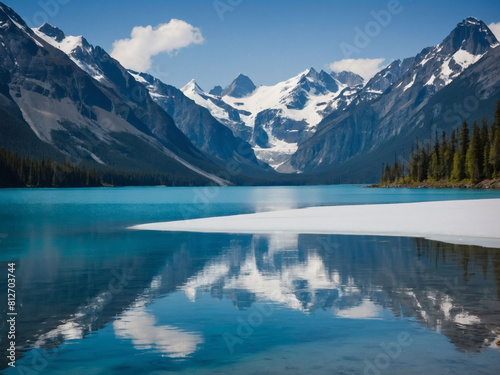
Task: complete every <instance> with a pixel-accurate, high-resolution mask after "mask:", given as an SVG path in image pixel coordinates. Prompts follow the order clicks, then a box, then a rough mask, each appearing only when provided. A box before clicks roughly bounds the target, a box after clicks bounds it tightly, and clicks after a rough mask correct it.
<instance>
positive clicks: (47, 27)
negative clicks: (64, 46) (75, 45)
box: [37, 23, 66, 43]
mask: <svg viewBox="0 0 500 375" xmlns="http://www.w3.org/2000/svg"><path fill="white" fill-rule="evenodd" d="M37 30H38V31H40V32H41V33H44V34H45V35H47V36H49V37H51V38H53V39H54V40H55V41H56V42H58V43H61V42H62V41H63V40H64V39H65V38H66V35H65V34H64V32H63V31H62V30H61V29H60V28H58V27H56V26H53V25H51V24H50V23H44V24H43V25H42V26H40V27H39V28H37Z"/></svg>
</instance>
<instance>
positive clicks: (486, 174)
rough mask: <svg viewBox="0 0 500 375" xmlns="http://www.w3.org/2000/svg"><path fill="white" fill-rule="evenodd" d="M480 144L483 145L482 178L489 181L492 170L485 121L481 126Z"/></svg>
mask: <svg viewBox="0 0 500 375" xmlns="http://www.w3.org/2000/svg"><path fill="white" fill-rule="evenodd" d="M481 143H482V144H483V158H482V168H483V176H482V177H483V178H485V179H490V178H491V175H492V170H491V168H490V149H491V143H490V135H489V131H488V123H487V121H486V119H485V118H484V119H483V124H482V126H481Z"/></svg>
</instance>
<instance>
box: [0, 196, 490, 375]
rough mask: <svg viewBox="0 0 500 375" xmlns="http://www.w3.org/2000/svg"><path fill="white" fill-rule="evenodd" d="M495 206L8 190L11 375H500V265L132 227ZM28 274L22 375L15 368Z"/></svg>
mask: <svg viewBox="0 0 500 375" xmlns="http://www.w3.org/2000/svg"><path fill="white" fill-rule="evenodd" d="M481 198H500V191H496V192H495V191H475V190H444V189H443V190H438V189H436V190H434V189H363V188H362V187H358V186H333V187H284V188H280V187H272V188H255V187H248V188H247V187H244V188H162V187H157V188H119V189H105V188H102V189H101V188H100V189H65V190H57V189H39V190H30V189H17V190H14V189H7V190H0V270H3V273H4V275H5V278H4V283H5V284H4V287H2V288H0V301H3V302H0V306H1V308H0V313H1V314H2V319H1V320H0V321H1V322H2V323H1V325H0V346H1V350H2V357H1V358H0V372H2V373H5V374H125V375H128V374H151V375H159V374H170V373H181V374H182V373H189V374H191V373H194V374H241V375H243V374H471V373H474V374H494V373H497V372H498V368H500V346H497V345H496V344H495V342H496V340H498V339H500V289H499V283H500V249H486V248H481V247H474V246H459V245H449V244H445V243H440V242H435V241H428V240H423V239H414V238H405V237H377V236H342V235H293V234H286V235H284V234H275V235H251V234H245V235H231V234H202V233H199V234H197V233H176V232H172V233H169V232H149V231H148V232H142V231H132V230H128V229H127V227H129V226H131V225H136V224H142V223H149V222H156V221H168V220H181V219H189V218H197V217H207V216H218V215H232V214H240V213H251V212H259V211H267V210H277V209H289V208H299V207H307V206H318V205H343V204H369V203H396V202H418V201H432V200H451V199H481ZM471 220H473V218H471ZM499 228H500V227H499ZM12 262H15V264H16V267H15V268H16V269H15V277H16V312H17V313H18V315H17V316H16V338H15V341H16V356H17V357H16V363H15V365H16V367H15V368H9V367H8V362H9V360H8V359H7V357H6V355H5V353H6V352H7V350H6V348H7V347H8V346H7V341H8V340H7V334H8V329H9V326H8V324H7V313H8V310H7V306H8V305H7V280H6V277H7V269H8V264H9V263H12Z"/></svg>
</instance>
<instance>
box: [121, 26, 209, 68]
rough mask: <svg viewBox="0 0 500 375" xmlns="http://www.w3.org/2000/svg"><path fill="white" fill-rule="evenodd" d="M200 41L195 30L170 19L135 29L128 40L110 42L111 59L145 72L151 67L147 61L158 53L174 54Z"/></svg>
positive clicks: (197, 29)
mask: <svg viewBox="0 0 500 375" xmlns="http://www.w3.org/2000/svg"><path fill="white" fill-rule="evenodd" d="M203 42H204V39H203V35H202V34H201V31H200V29H199V28H197V27H194V26H192V25H190V24H189V23H187V22H184V21H182V20H176V19H172V20H170V22H169V23H162V24H160V25H158V26H156V27H154V28H153V27H152V26H146V27H143V26H136V27H134V28H133V29H132V33H131V38H130V39H121V40H117V41H115V42H114V43H113V52H111V56H112V57H113V58H115V59H116V60H118V61H119V62H120V63H121V64H122V65H123V66H124V67H126V68H128V69H133V70H137V71H140V72H145V71H147V70H148V69H149V68H151V58H152V57H153V56H155V55H158V54H159V53H162V52H167V53H171V54H173V53H176V52H177V51H178V50H180V49H181V48H185V47H187V46H189V45H191V44H201V43H203Z"/></svg>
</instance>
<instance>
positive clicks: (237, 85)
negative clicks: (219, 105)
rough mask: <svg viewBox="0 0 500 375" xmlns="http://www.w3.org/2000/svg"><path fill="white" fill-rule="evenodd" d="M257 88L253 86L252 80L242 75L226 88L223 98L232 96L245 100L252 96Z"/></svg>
mask: <svg viewBox="0 0 500 375" xmlns="http://www.w3.org/2000/svg"><path fill="white" fill-rule="evenodd" d="M256 88H257V87H256V86H255V85H254V84H253V82H252V80H251V79H250V78H248V77H247V76H245V75H243V74H240V75H239V76H238V77H236V79H235V80H234V81H233V82H232V83H231V84H230V85H229V86H228V87H226V88H225V89H224V90H223V91H222V92H221V94H220V95H221V96H226V95H227V96H232V97H233V98H243V97H245V96H247V95H250V94H251V93H252V92H254V90H255V89H256Z"/></svg>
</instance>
